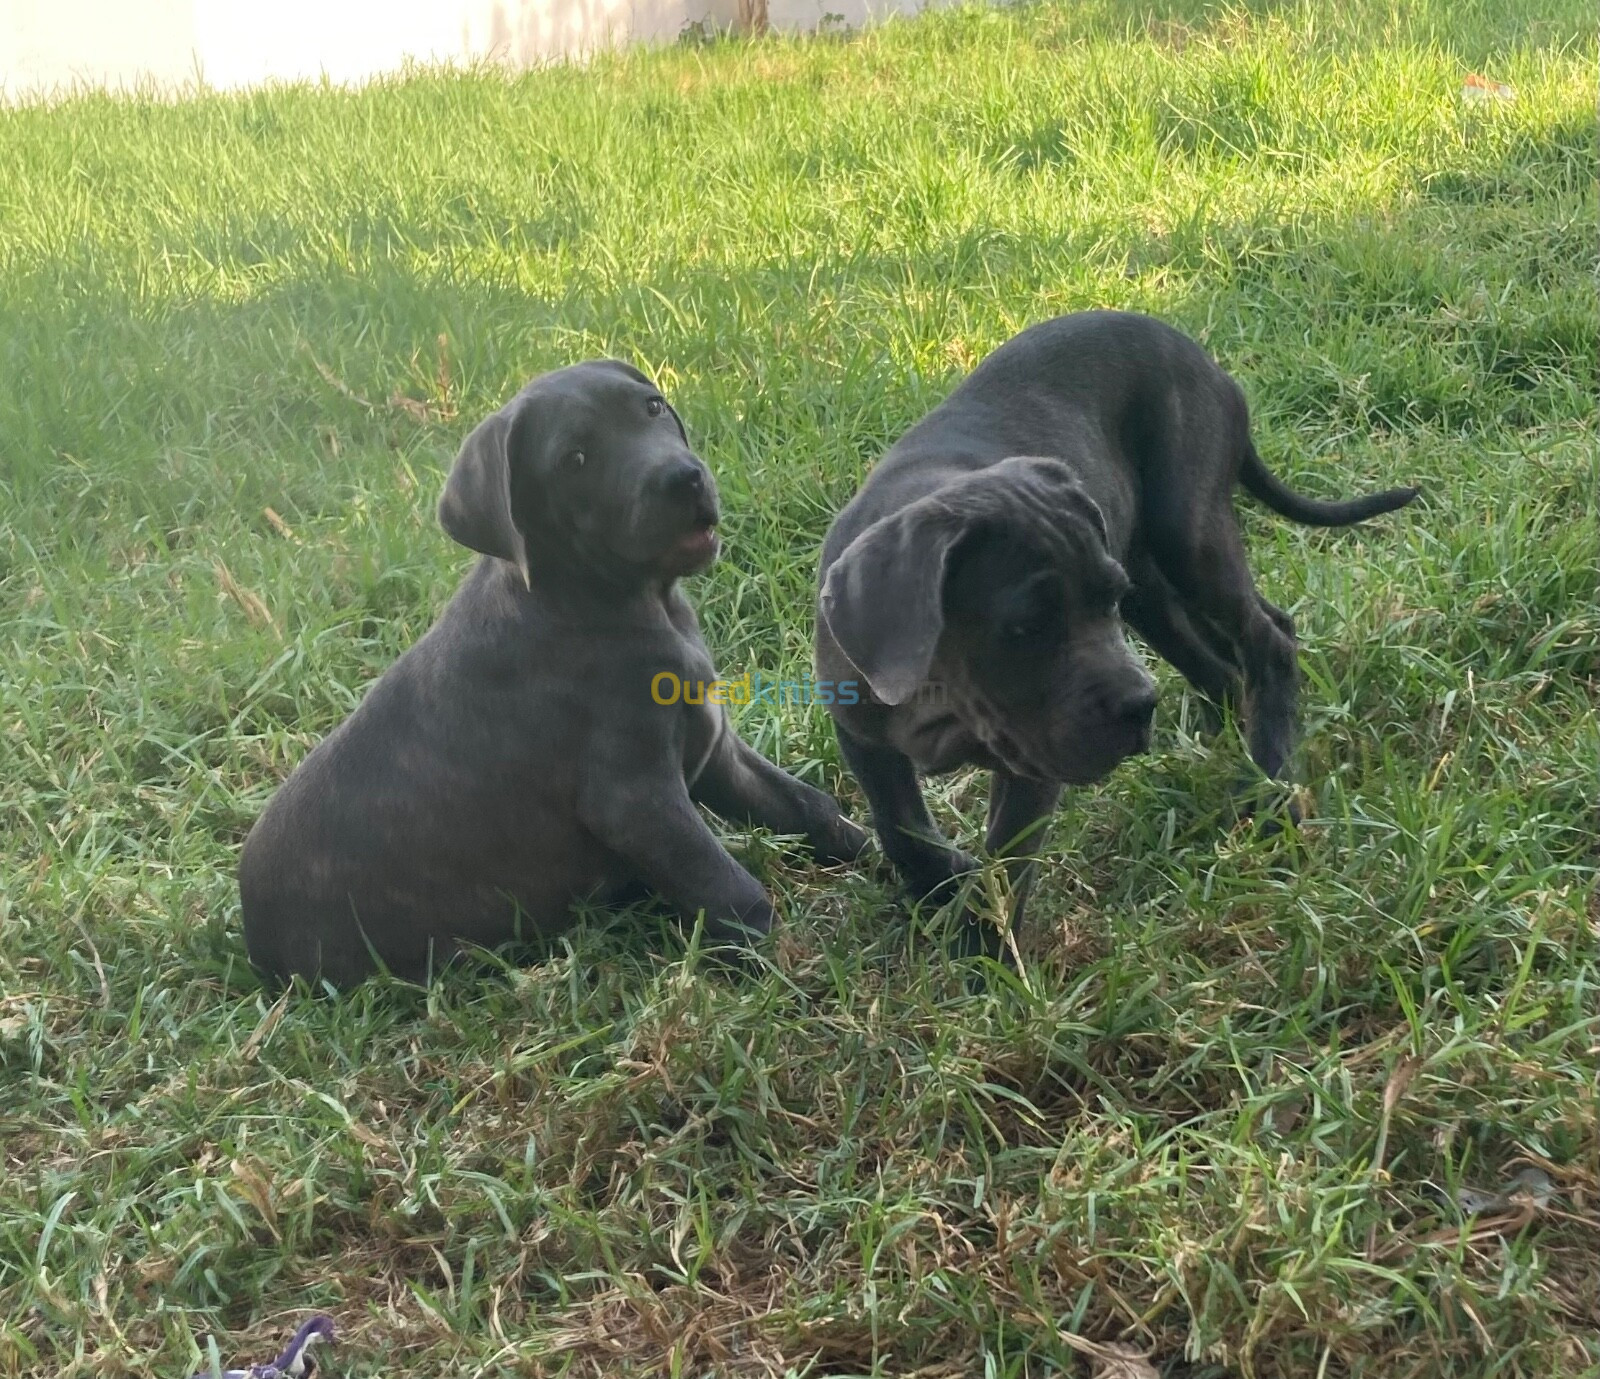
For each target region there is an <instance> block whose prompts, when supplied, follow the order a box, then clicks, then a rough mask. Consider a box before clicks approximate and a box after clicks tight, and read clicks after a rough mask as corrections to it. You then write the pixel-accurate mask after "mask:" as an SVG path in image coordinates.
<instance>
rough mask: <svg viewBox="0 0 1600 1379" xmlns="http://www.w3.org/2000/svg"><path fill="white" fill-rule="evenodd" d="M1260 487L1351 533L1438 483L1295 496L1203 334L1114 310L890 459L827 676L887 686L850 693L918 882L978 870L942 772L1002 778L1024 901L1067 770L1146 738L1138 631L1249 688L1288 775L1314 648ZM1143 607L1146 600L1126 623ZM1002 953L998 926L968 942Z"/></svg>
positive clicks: (1254, 744) (830, 645) (1251, 713)
mask: <svg viewBox="0 0 1600 1379" xmlns="http://www.w3.org/2000/svg"><path fill="white" fill-rule="evenodd" d="M1241 480H1242V481H1243V483H1244V486H1245V487H1246V488H1247V489H1248V490H1249V491H1250V492H1251V493H1252V494H1254V495H1255V497H1257V498H1258V499H1260V500H1261V501H1262V502H1263V503H1265V504H1266V505H1267V506H1268V507H1270V508H1272V509H1273V510H1274V511H1275V512H1278V513H1281V514H1283V515H1284V516H1285V517H1290V518H1293V519H1294V520H1295V521H1297V522H1303V523H1307V524H1310V525H1313V526H1324V527H1331V526H1343V525H1346V524H1348V523H1351V522H1358V521H1360V520H1361V519H1362V518H1365V517H1371V516H1373V515H1374V514H1376V513H1381V512H1389V511H1391V510H1393V509H1395V508H1399V507H1403V506H1404V505H1405V504H1407V503H1409V502H1410V501H1411V500H1412V499H1413V498H1414V497H1416V495H1417V490H1416V489H1412V488H1397V489H1391V490H1389V491H1388V492H1386V493H1379V494H1375V495H1373V496H1371V497H1368V498H1358V499H1353V500H1351V501H1348V502H1336V503H1324V502H1317V501H1314V500H1312V499H1309V498H1305V497H1302V496H1301V495H1299V494H1297V493H1295V492H1293V491H1292V490H1290V489H1289V488H1287V487H1285V485H1284V484H1283V483H1282V482H1281V481H1279V480H1278V479H1277V478H1275V477H1274V476H1273V475H1272V474H1271V473H1270V472H1269V471H1268V470H1267V469H1266V467H1265V466H1264V465H1263V464H1262V462H1261V459H1260V457H1259V456H1258V455H1257V454H1256V451H1255V447H1254V446H1253V445H1252V444H1251V442H1250V431H1249V418H1248V413H1247V410H1246V406H1245V399H1244V394H1243V393H1242V392H1241V391H1240V390H1239V387H1238V385H1237V384H1235V383H1234V381H1233V380H1232V379H1231V378H1229V377H1228V375H1227V374H1225V373H1224V372H1223V371H1222V370H1221V369H1220V368H1218V367H1217V365H1216V364H1215V363H1214V362H1213V361H1212V360H1211V359H1210V358H1209V357H1208V356H1207V355H1206V354H1205V353H1204V352H1203V351H1202V350H1201V349H1200V347H1199V346H1198V345H1196V344H1195V343H1194V342H1193V341H1192V340H1190V339H1188V338H1187V337H1185V336H1183V335H1180V334H1179V333H1178V332H1177V331H1175V330H1172V329H1171V328H1170V327H1168V326H1165V325H1162V324H1161V323H1160V322H1158V321H1154V320H1151V319H1150V318H1148V317H1144V316H1133V315H1126V314H1123V313H1119V312H1109V311H1092V312H1083V313H1081V314H1078V315H1073V316H1063V317H1059V318H1057V319H1055V320H1053V321H1046V322H1044V323H1042V324H1040V325H1037V326H1034V327H1033V328H1032V329H1030V330H1026V331H1024V332H1023V333H1022V334H1021V335H1019V336H1017V337H1016V338H1015V339H1013V340H1011V341H1009V342H1008V343H1006V344H1004V345H1002V346H1001V347H1000V348H999V349H997V350H996V351H995V352H994V353H993V354H991V355H990V356H989V357H988V358H987V359H985V360H984V361H983V363H981V364H980V365H979V366H978V368H977V369H976V370H975V371H974V372H973V374H972V375H971V377H969V378H968V379H967V380H966V381H965V382H964V383H962V384H961V386H960V387H959V388H957V389H956V390H955V392H954V393H952V394H951V395H950V397H949V398H947V399H946V400H945V401H944V402H943V403H942V404H941V405H940V406H938V407H936V408H935V409H934V410H933V411H932V412H930V413H929V414H928V415H927V416H926V417H924V418H923V419H922V421H920V422H919V423H917V425H916V426H914V427H913V428H912V429H911V430H910V431H908V432H907V433H906V434H905V436H904V437H902V438H901V439H900V440H899V441H898V442H897V443H896V444H895V445H894V446H893V447H892V448H891V449H890V450H889V452H888V454H887V455H885V456H884V458H883V460H882V461H881V463H879V465H878V466H877V468H876V469H875V470H874V471H873V472H872V474H871V475H870V476H869V478H868V479H867V482H866V484H865V485H864V486H863V487H862V489H861V491H860V492H859V493H858V494H857V495H856V497H855V498H854V499H853V500H852V501H851V502H850V504H849V506H847V507H846V508H845V509H844V511H843V512H841V513H840V514H839V516H838V518H837V520H836V521H835V522H834V524H833V527H832V529H831V530H830V531H829V533H828V537H827V541H826V543H825V544H824V546H823V554H822V569H821V591H820V600H819V614H820V616H819V617H818V620H817V643H816V659H817V672H818V675H819V676H821V677H823V678H824V679H828V680H834V681H839V680H842V679H845V678H846V677H850V676H854V675H858V674H859V675H860V676H861V677H863V678H864V679H865V681H866V683H867V686H868V687H869V688H870V694H868V695H865V696H861V697H860V699H859V702H856V703H853V704H852V703H848V702H846V699H847V696H843V695H840V696H835V699H834V702H833V703H832V704H831V705H830V706H829V711H830V713H831V714H832V716H833V721H834V725H835V727H836V729H837V731H838V735H839V744H840V747H841V748H842V750H843V753H844V756H845V759H846V760H847V761H848V762H849V764H850V767H851V769H852V770H853V771H854V772H855V774H856V776H857V778H858V779H859V780H860V782H861V785H862V788H863V789H864V790H865V792H866V795H867V799H868V801H869V802H870V804H871V806H872V814H873V821H874V823H875V825H876V827H877V830H878V835H879V837H880V838H881V839H882V841H883V846H884V850H885V852H887V853H888V855H889V857H890V858H891V859H892V860H893V861H894V863H895V864H896V866H897V867H898V868H899V870H900V872H901V874H902V876H903V877H904V878H905V880H906V882H907V883H908V885H909V887H910V889H911V890H912V892H913V893H914V894H916V895H917V896H933V897H934V898H935V899H942V898H944V897H945V896H946V895H947V894H948V893H949V891H950V889H951V885H950V883H951V882H952V881H953V879H954V878H955V877H957V876H958V875H960V874H962V873H964V872H968V871H970V870H971V869H972V868H973V867H975V866H976V863H975V862H973V860H972V859H971V858H969V857H967V856H965V855H964V854H962V853H960V852H958V851H956V850H955V849H954V848H952V847H951V846H950V845H949V844H948V843H947V842H946V841H945V840H944V839H943V838H941V837H940V836H939V833H938V831H937V830H936V829H935V827H934V824H933V821H932V819H931V818H930V817H929V815H928V811H927V808H926V806H925V804H924V803H923V799H922V792H921V788H920V784H919V781H918V773H919V772H926V773H936V772H943V771H949V770H952V769H954V768H956V767H959V766H984V767H987V768H989V770H990V771H991V772H992V773H993V783H992V789H991V792H990V797H989V820H988V829H987V835H986V838H985V846H986V847H987V848H988V850H989V851H990V852H991V853H993V854H999V855H1005V856H1007V857H1008V858H1009V859H1010V860H1009V862H1008V869H1009V870H1010V872H1011V874H1012V877H1013V884H1014V895H1015V897H1016V898H1015V900H1014V906H1015V913H1014V915H1013V922H1014V923H1015V922H1016V921H1017V920H1019V919H1020V917H1021V903H1022V897H1023V895H1024V893H1025V891H1026V887H1027V883H1028V878H1029V873H1030V871H1031V867H1030V864H1029V859H1030V858H1031V857H1032V856H1033V855H1034V854H1035V853H1036V852H1037V850H1038V847H1039V843H1040V839H1041V835H1042V832H1043V829H1042V827H1041V825H1042V822H1043V820H1044V819H1045V817H1046V816H1047V815H1048V814H1049V813H1050V811H1051V810H1053V809H1054V808H1055V805H1056V801H1057V799H1058V798H1059V796H1060V792H1061V788H1062V786H1063V784H1087V783H1089V782H1091V781H1096V780H1099V779H1101V778H1102V777H1103V776H1105V775H1106V774H1107V773H1109V772H1110V771H1111V769H1112V768H1113V767H1114V766H1116V764H1117V763H1118V762H1120V761H1122V760H1123V759H1124V758H1125V757H1127V756H1129V755H1131V754H1133V753H1136V752H1141V751H1143V750H1145V748H1146V747H1147V745H1148V743H1149V739H1150V722H1151V716H1152V713H1153V712H1154V709H1155V703H1156V692H1155V685H1154V683H1153V681H1152V680H1151V679H1150V677H1149V675H1147V674H1146V673H1145V671H1144V669H1143V668H1142V667H1141V666H1140V664H1139V662H1138V661H1137V660H1136V659H1135V658H1134V656H1133V654H1132V652H1131V651H1130V649H1129V647H1128V645H1127V642H1126V640H1125V639H1124V635H1123V623H1124V622H1126V623H1127V625H1129V626H1131V627H1132V628H1133V629H1134V630H1135V631H1136V632H1137V633H1138V634H1139V635H1140V636H1141V637H1142V638H1143V639H1144V640H1145V641H1146V642H1148V643H1149V644H1150V646H1151V647H1153V648H1154V649H1155V650H1156V651H1157V652H1159V653H1160V654H1161V655H1162V656H1164V657H1165V658H1166V659H1167V660H1168V661H1170V662H1171V663H1172V664H1173V665H1174V666H1175V667H1176V668H1177V669H1178V670H1179V671H1180V672H1181V673H1182V674H1183V675H1184V677H1185V678H1186V679H1187V680H1188V681H1189V682H1190V683H1191V684H1192V685H1194V686H1195V687H1196V688H1197V689H1198V690H1199V691H1200V692H1201V694H1202V695H1204V696H1205V697H1206V699H1207V700H1208V701H1210V703H1211V704H1212V705H1215V706H1220V705H1222V704H1223V703H1225V702H1231V703H1234V704H1235V705H1237V706H1239V707H1240V708H1241V709H1242V711H1243V714H1244V717H1245V720H1246V722H1247V724H1248V731H1249V744H1250V754H1251V756H1252V757H1253V758H1254V760H1255V762H1256V764H1257V765H1258V766H1259V767H1260V768H1261V770H1262V771H1263V772H1264V773H1265V774H1266V775H1268V776H1277V775H1278V774H1279V773H1280V772H1281V770H1282V769H1283V766H1284V763H1285V761H1286V760H1287V758H1288V755H1289V751H1290V748H1291V745H1292V742H1293V736H1294V728H1295V713H1296V709H1295V700H1296V682H1297V667H1296V643H1295V635H1294V624H1293V622H1292V621H1291V620H1290V618H1289V615H1288V614H1287V613H1285V612H1283V611H1282V610H1281V609H1278V608H1275V607H1273V605H1272V604H1270V603H1268V602H1267V601H1266V599H1264V598H1262V597H1261V595H1260V594H1259V593H1258V592H1257V591H1256V588H1255V585H1254V583H1253V581H1252V580H1251V577H1250V569H1249V567H1248V566H1247V565H1246V564H1245V556H1244V546H1243V543H1242V541H1241V540H1240V534H1239V525H1238V521H1237V518H1236V517H1235V515H1234V511H1233V505H1232V493H1233V489H1234V486H1235V485H1236V484H1237V483H1238V482H1240V481H1241ZM1119 613H1120V616H1119ZM980 943H981V944H982V945H983V946H984V947H986V948H988V949H989V950H990V951H993V944H994V936H993V934H992V931H990V930H989V927H988V926H984V930H983V932H982V933H980V934H974V933H973V931H972V928H971V926H970V925H969V926H968V928H967V929H966V930H965V931H964V939H963V945H962V946H963V947H966V948H968V949H970V948H972V947H973V946H975V945H976V944H980Z"/></svg>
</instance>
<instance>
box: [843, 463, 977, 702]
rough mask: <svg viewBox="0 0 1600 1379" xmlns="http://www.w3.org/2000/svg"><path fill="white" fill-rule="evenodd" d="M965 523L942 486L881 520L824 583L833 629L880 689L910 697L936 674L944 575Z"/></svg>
mask: <svg viewBox="0 0 1600 1379" xmlns="http://www.w3.org/2000/svg"><path fill="white" fill-rule="evenodd" d="M962 530H963V524H962V523H961V522H960V521H959V520H957V519H956V518H955V515H954V514H953V513H952V512H951V510H950V508H949V507H948V506H947V505H946V504H945V503H944V502H942V501H941V500H940V495H939V494H937V493H934V494H930V495H929V496H928V497H926V498H921V499H918V501H916V502H915V503H912V504H910V506H908V507H906V508H903V509H902V510H901V511H899V512H897V513H894V514H893V515H892V516H889V517H884V518H881V519H879V520H878V521H876V522H874V523H873V524H872V525H871V526H870V527H868V528H867V529H866V530H865V531H864V532H862V533H861V535H860V536H858V537H856V539H855V540H854V541H852V542H851V543H850V544H849V545H848V546H846V547H845V548H844V551H843V552H842V553H841V554H840V556H839V558H838V559H837V560H835V561H834V562H833V566H832V568H830V569H829V571H828V577H827V578H826V579H825V580H824V581H823V584H822V598H821V611H822V617H823V620H824V621H825V622H826V623H827V624H828V631H829V632H831V633H832V634H833V639H834V641H836V642H838V644H839V649H840V650H841V651H843V652H844V654H845V655H846V656H847V657H848V658H849V660H850V664H851V665H853V666H854V667H855V668H856V669H857V670H859V671H860V672H861V673H862V675H864V676H866V679H867V684H868V685H870V686H871V687H872V693H873V695H874V696H875V697H876V698H878V699H880V700H881V701H882V702H883V703H885V704H902V703H904V702H905V701H906V700H907V699H909V698H910V697H911V696H912V694H913V693H915V692H916V689H917V686H919V685H920V684H921V683H922V682H923V681H924V680H925V679H927V676H928V667H929V665H930V664H931V663H932V661H933V653H934V649H935V648H936V647H937V646H938V644H939V634H940V633H941V632H942V631H943V630H944V575H945V566H946V564H947V563H948V561H949V558H950V549H951V547H952V546H954V545H955V543H956V540H957V538H958V537H959V536H960V535H961V533H962Z"/></svg>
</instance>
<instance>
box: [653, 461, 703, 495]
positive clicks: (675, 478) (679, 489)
mask: <svg viewBox="0 0 1600 1379" xmlns="http://www.w3.org/2000/svg"><path fill="white" fill-rule="evenodd" d="M662 483H663V486H664V487H665V488H666V490H667V492H668V493H671V494H675V495H678V496H680V497H684V498H698V497H699V496H700V495H701V494H703V493H704V492H705V491H706V468H705V466H704V465H703V464H697V463H695V461H693V460H680V461H678V462H677V463H675V464H674V465H673V466H672V467H671V468H670V469H669V470H667V472H666V474H665V476H664V477H663V479H662Z"/></svg>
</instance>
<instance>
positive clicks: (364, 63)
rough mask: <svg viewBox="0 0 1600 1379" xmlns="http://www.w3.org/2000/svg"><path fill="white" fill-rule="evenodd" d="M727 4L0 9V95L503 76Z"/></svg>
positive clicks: (786, 19)
mask: <svg viewBox="0 0 1600 1379" xmlns="http://www.w3.org/2000/svg"><path fill="white" fill-rule="evenodd" d="M738 4H739V0H0V93H3V94H4V95H7V96H11V97H18V96H22V97H26V96H28V95H32V94H36V93H48V92H51V91H55V90H60V89H62V88H65V87H71V86H73V85H77V84H87V85H91V86H102V87H113V88H116V87H131V86H138V85H142V84H147V83H154V84H155V85H157V86H159V87H161V88H164V89H178V88H181V87H182V86H183V85H185V84H187V83H191V82H193V81H194V80H195V78H196V77H197V76H198V77H203V78H204V80H205V81H206V83H207V84H208V85H211V86H215V87H224V88H232V87H241V86H250V85H253V84H255V83H257V82H261V81H266V80H273V79H277V80H295V79H300V78H310V79H313V80H314V79H316V78H319V77H323V76H326V77H328V78H329V79H330V80H332V81H336V82H355V81H360V80H361V79H363V78H365V77H371V76H376V75H378V74H381V73H384V72H392V71H394V70H396V69H397V68H399V67H401V66H402V65H403V64H404V63H405V62H406V61H407V60H408V59H409V60H416V61H420V62H476V61H482V60H484V59H490V60H494V61H500V62H507V63H511V64H513V65H515V66H529V65H531V64H534V63H537V62H540V61H543V60H548V59H550V58H555V57H563V56H579V55H582V54H584V53H589V52H593V51H595V50H596V49H599V48H604V47H610V46H613V45H615V44H618V43H623V42H627V41H629V40H645V41H651V40H654V41H670V40H672V39H675V38H677V36H678V35H679V34H680V33H681V32H682V31H683V29H684V26H685V25H687V24H689V23H693V22H696V21H702V22H705V21H709V22H711V23H714V24H717V25H719V26H727V25H730V24H732V23H733V22H734V21H735V20H736V18H737V16H738ZM920 8H922V3H921V0H768V13H769V17H770V19H771V22H772V24H773V26H774V27H775V28H784V29H808V28H814V27H815V26H816V25H817V23H818V22H820V21H821V19H822V18H823V16H824V15H825V14H829V13H833V14H839V15H842V16H843V17H844V21H845V22H846V23H847V24H849V25H852V26H855V25H859V24H861V23H863V22H864V21H865V20H867V19H869V18H880V17H883V16H884V15H887V14H892V13H896V12H902V13H904V12H912V11H915V10H917V9H920Z"/></svg>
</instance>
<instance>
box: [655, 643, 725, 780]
mask: <svg viewBox="0 0 1600 1379" xmlns="http://www.w3.org/2000/svg"><path fill="white" fill-rule="evenodd" d="M683 653H684V654H683V655H682V657H681V659H680V663H679V668H678V671H677V673H676V675H677V684H676V685H672V684H669V683H666V682H664V681H663V680H661V679H659V678H658V679H657V680H656V681H655V682H653V683H652V686H651V698H652V699H653V700H654V701H656V703H657V704H658V705H659V704H660V701H661V700H662V699H668V698H675V699H676V703H675V704H673V705H671V706H670V707H672V708H674V709H676V710H677V711H678V712H679V713H681V714H683V715H684V728H683V775H684V779H685V780H686V781H688V782H689V783H690V784H691V785H693V783H694V782H695V780H696V779H698V778H699V775H700V773H701V772H702V771H703V770H705V766H706V762H708V761H709V760H710V759H711V754H712V753H713V752H714V751H715V750H716V747H717V742H718V740H719V739H720V738H721V736H722V734H723V732H724V731H726V727H727V717H726V711H725V710H724V708H723V704H724V703H725V702H726V697H725V693H724V691H723V690H721V689H720V688H719V686H720V685H721V683H722V682H721V681H720V680H718V679H717V673H716V668H715V667H714V666H713V665H712V663H711V657H710V655H709V654H708V653H707V652H706V650H705V649H704V647H701V646H697V645H694V644H693V643H687V644H686V645H685V646H684V648H683Z"/></svg>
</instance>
